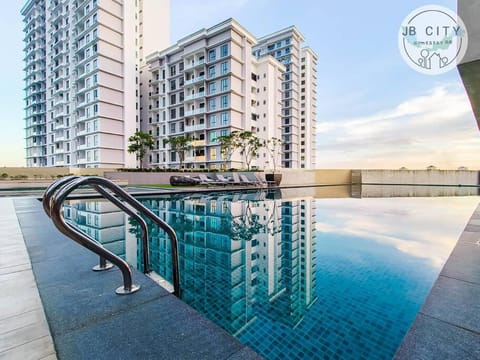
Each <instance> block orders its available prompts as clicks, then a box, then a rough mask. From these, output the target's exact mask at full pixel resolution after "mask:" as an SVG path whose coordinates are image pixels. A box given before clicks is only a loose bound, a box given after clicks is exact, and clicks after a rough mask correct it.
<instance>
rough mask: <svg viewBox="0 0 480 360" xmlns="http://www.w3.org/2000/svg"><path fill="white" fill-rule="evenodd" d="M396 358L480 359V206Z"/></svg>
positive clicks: (398, 359)
mask: <svg viewBox="0 0 480 360" xmlns="http://www.w3.org/2000/svg"><path fill="white" fill-rule="evenodd" d="M412 271H414V270H412ZM395 359H397V360H401V359H402V360H403V359H442V360H443V359H452V360H453V359H455V360H458V359H462V360H467V359H472V360H473V359H480V205H479V206H478V207H477V209H476V210H475V212H474V213H473V215H472V217H471V218H470V221H469V222H468V224H467V226H466V227H465V230H464V231H463V233H462V235H461V236H460V239H459V240H458V242H457V244H456V246H455V248H454V249H453V251H452V253H451V254H450V257H449V258H448V260H447V262H446V264H445V266H444V267H443V269H442V271H441V273H440V275H439V276H438V279H437V281H436V282H435V284H434V285H433V288H432V290H431V291H430V294H429V295H428V297H427V299H426V300H425V303H424V305H423V307H422V309H421V310H420V312H419V313H418V315H417V317H416V319H415V321H414V323H413V325H412V326H411V328H410V330H409V331H408V333H407V335H406V336H405V338H404V340H403V343H402V344H401V345H400V347H399V349H398V350H397V353H396V355H395Z"/></svg>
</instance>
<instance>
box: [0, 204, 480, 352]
mask: <svg viewBox="0 0 480 360" xmlns="http://www.w3.org/2000/svg"><path fill="white" fill-rule="evenodd" d="M0 247H1V249H2V250H1V252H0V283H1V284H2V285H3V289H4V292H3V294H2V296H1V297H0V359H17V358H18V359H46V360H51V359H52V360H53V359H56V358H59V359H67V358H68V359H93V358H94V359H107V358H108V359H110V358H115V359H134V358H142V359H172V358H175V359H230V360H235V359H261V357H260V356H258V354H256V353H255V352H254V351H252V350H251V349H249V348H248V347H246V346H245V345H243V344H241V343H240V342H238V340H236V339H235V338H233V337H232V336H230V335H229V334H227V333H226V332H225V331H224V330H222V329H221V328H219V327H218V326H217V325H215V324H213V323H211V322H210V321H209V320H207V319H205V318H204V317H202V316H201V315H199V314H198V313H197V312H196V311H195V310H193V309H192V308H190V307H189V306H188V305H186V304H184V303H183V302H182V301H180V300H179V299H177V298H176V297H175V296H173V295H171V294H169V293H168V292H167V291H165V290H164V289H163V288H160V287H159V286H158V285H157V284H155V283H154V282H153V281H152V280H151V279H149V278H148V277H146V276H144V275H143V274H141V273H139V272H137V271H136V270H134V282H136V283H139V284H140V285H141V286H142V289H141V290H140V291H139V292H138V293H136V294H134V295H130V296H118V295H115V293H114V289H115V288H116V287H118V286H119V285H120V284H121V276H120V273H119V271H118V270H110V271H107V272H104V273H93V272H92V271H91V270H90V267H91V266H93V265H95V264H96V263H97V261H98V259H97V257H96V256H95V255H93V254H91V253H90V252H88V251H86V250H85V249H83V248H82V247H80V246H79V245H77V244H76V243H74V242H72V241H70V240H68V239H66V238H65V237H64V236H63V235H61V234H59V232H58V231H57V230H56V229H55V228H54V226H53V225H52V223H51V221H50V220H49V219H48V218H47V217H46V215H45V214H44V212H43V209H42V207H41V204H40V202H39V201H38V200H37V199H35V198H26V197H24V198H15V199H13V198H0ZM27 251H28V252H27ZM479 260H480V205H479V206H478V207H477V209H476V210H475V212H474V213H473V215H472V216H471V218H470V220H469V222H468V224H467V226H466V228H465V230H464V232H463V233H462V235H461V237H460V239H459V240H458V242H457V244H456V246H455V248H454V250H453V252H452V254H451V255H450V257H449V259H448V261H447V263H446V264H445V266H444V268H443V269H442V271H441V273H440V275H439V277H438V279H437V281H436V283H435V284H434V286H433V288H432V290H431V292H430V294H429V296H428V297H427V299H426V301H425V304H424V306H423V308H422V309H421V311H420V312H419V314H418V315H417V318H416V320H415V322H414V323H413V325H412V327H411V328H410V330H409V332H408V333H407V335H406V337H405V339H404V341H403V343H402V344H401V345H400V347H399V349H398V351H397V353H396V355H395V359H479V358H480V261H479ZM412 271H414V270H412ZM73 279H74V280H73Z"/></svg>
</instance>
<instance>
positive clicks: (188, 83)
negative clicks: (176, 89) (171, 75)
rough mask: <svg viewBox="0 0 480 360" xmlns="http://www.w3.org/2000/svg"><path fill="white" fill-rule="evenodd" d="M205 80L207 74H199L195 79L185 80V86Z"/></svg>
mask: <svg viewBox="0 0 480 360" xmlns="http://www.w3.org/2000/svg"><path fill="white" fill-rule="evenodd" d="M204 80H205V76H203V75H202V76H197V77H195V78H193V79H190V80H185V83H184V86H187V85H192V84H196V83H198V82H200V81H204Z"/></svg>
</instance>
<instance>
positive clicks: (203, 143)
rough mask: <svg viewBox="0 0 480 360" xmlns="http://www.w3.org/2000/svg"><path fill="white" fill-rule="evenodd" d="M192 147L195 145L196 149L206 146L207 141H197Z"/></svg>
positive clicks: (193, 142)
mask: <svg viewBox="0 0 480 360" xmlns="http://www.w3.org/2000/svg"><path fill="white" fill-rule="evenodd" d="M192 145H193V146H194V147H200V146H205V140H195V141H192Z"/></svg>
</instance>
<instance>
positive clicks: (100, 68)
mask: <svg viewBox="0 0 480 360" xmlns="http://www.w3.org/2000/svg"><path fill="white" fill-rule="evenodd" d="M21 14H22V16H23V17H24V23H25V27H24V32H25V38H24V42H25V49H24V51H25V58H24V60H25V136H26V163H27V166H29V167H36V166H73V167H103V168H117V167H124V166H129V167H134V166H135V156H134V155H133V154H128V153H127V146H128V137H129V136H130V135H132V134H133V133H134V132H135V130H136V129H137V124H138V118H139V110H138V97H139V85H138V83H139V81H138V76H139V68H140V67H141V65H142V63H143V61H144V54H148V53H151V52H153V51H154V50H156V49H158V48H165V47H166V46H168V41H169V1H168V0H137V1H121V0H120V1H113V0H89V1H85V0H83V1H82V0H29V1H27V2H26V3H25V5H24V7H23V8H22V10H21Z"/></svg>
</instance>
